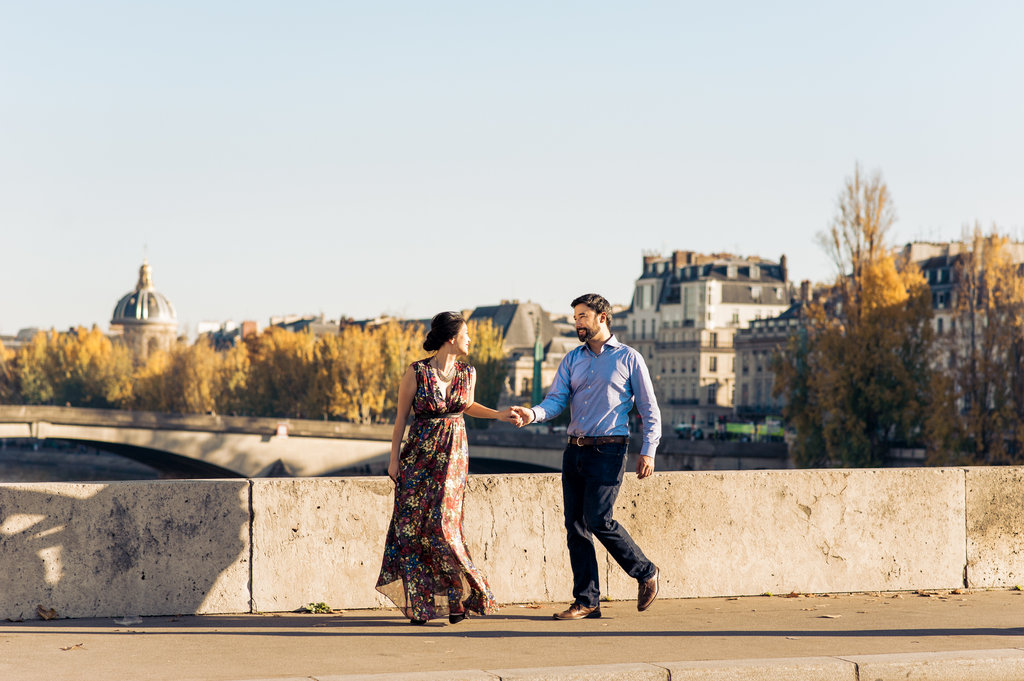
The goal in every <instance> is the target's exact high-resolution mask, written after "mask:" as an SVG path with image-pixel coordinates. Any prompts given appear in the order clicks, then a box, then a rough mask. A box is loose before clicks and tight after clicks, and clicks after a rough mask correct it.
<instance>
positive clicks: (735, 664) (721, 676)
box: [655, 657, 865, 681]
mask: <svg viewBox="0 0 1024 681" xmlns="http://www.w3.org/2000/svg"><path fill="white" fill-rule="evenodd" d="M655 664H657V666H659V667H664V668H665V669H667V670H668V671H669V673H670V674H671V679H672V681H858V679H857V666H856V665H855V664H853V663H852V662H847V661H845V660H840V659H837V658H834V657H795V658H772V659H760V660H757V659H748V660H709V661H696V662H657V663H655ZM864 678H865V677H861V680H862V681H863V679H864Z"/></svg>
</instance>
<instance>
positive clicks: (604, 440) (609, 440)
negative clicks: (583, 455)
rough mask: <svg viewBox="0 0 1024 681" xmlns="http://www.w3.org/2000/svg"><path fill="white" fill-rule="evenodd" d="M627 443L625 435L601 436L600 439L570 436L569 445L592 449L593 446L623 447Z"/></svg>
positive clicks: (627, 439)
mask: <svg viewBox="0 0 1024 681" xmlns="http://www.w3.org/2000/svg"><path fill="white" fill-rule="evenodd" d="M628 442H629V438H628V437H626V436H625V435H601V436H600V437H584V436H582V435H570V436H569V444H571V445H576V446H577V447H592V446H594V445H624V444H626V443H628Z"/></svg>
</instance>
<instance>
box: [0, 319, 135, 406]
mask: <svg viewBox="0 0 1024 681" xmlns="http://www.w3.org/2000/svg"><path fill="white" fill-rule="evenodd" d="M16 361H17V367H18V376H19V388H20V393H21V396H22V399H23V400H24V401H25V402H27V403H28V404H58V405H69V406H78V407H111V406H119V405H120V404H122V403H123V402H125V401H127V400H129V399H130V396H131V389H132V385H131V374H132V357H131V352H130V351H129V350H128V348H126V347H124V346H123V345H121V344H119V343H113V342H111V340H110V339H109V338H107V337H106V336H105V335H104V334H103V333H101V332H100V330H99V329H98V328H96V327H95V326H94V327H93V328H92V329H90V330H86V329H84V328H82V327H78V328H76V329H73V330H71V331H70V332H68V333H57V332H56V331H51V332H50V333H38V334H36V335H35V337H34V338H33V339H32V341H31V342H29V343H28V344H27V345H26V346H24V347H23V348H22V349H21V351H19V353H18V355H17V358H16Z"/></svg>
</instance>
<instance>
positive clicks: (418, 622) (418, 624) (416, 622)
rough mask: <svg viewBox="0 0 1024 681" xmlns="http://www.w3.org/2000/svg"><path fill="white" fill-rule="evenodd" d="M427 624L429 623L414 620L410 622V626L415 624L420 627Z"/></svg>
mask: <svg viewBox="0 0 1024 681" xmlns="http://www.w3.org/2000/svg"><path fill="white" fill-rule="evenodd" d="M426 623H427V621H426V620H414V619H410V620H409V624H415V625H417V626H420V625H423V624H426Z"/></svg>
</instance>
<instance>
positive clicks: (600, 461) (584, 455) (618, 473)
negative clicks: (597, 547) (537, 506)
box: [562, 444, 655, 607]
mask: <svg viewBox="0 0 1024 681" xmlns="http://www.w3.org/2000/svg"><path fill="white" fill-rule="evenodd" d="M625 470H626V445H615V444H611V445H595V446H586V447H577V446H576V445H569V446H568V447H566V449H565V453H564V454H563V455H562V499H563V500H564V502H565V529H566V533H567V543H568V545H569V564H570V565H571V566H572V595H573V598H574V599H575V602H576V603H579V604H580V605H585V606H587V607H594V606H597V605H599V604H600V602H601V584H600V580H599V568H598V565H597V554H595V553H594V537H595V536H596V537H597V538H598V539H599V540H600V542H601V544H603V545H604V548H605V549H606V550H607V551H608V553H609V554H610V555H611V557H612V558H614V559H615V562H617V563H618V564H619V567H621V568H622V569H623V570H625V571H626V574H628V575H629V576H630V577H632V578H633V579H637V580H645V579H650V578H651V577H653V576H654V569H655V568H654V563H652V562H651V561H649V560H647V557H646V556H645V555H644V553H643V551H641V550H640V547H639V546H637V545H636V542H634V541H633V538H632V537H630V536H629V533H628V532H626V529H625V528H624V527H622V525H619V523H617V522H616V521H615V519H614V518H612V508H613V507H614V506H615V499H616V498H617V497H618V496H619V487H620V486H621V485H622V474H623V473H624V472H625Z"/></svg>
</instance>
